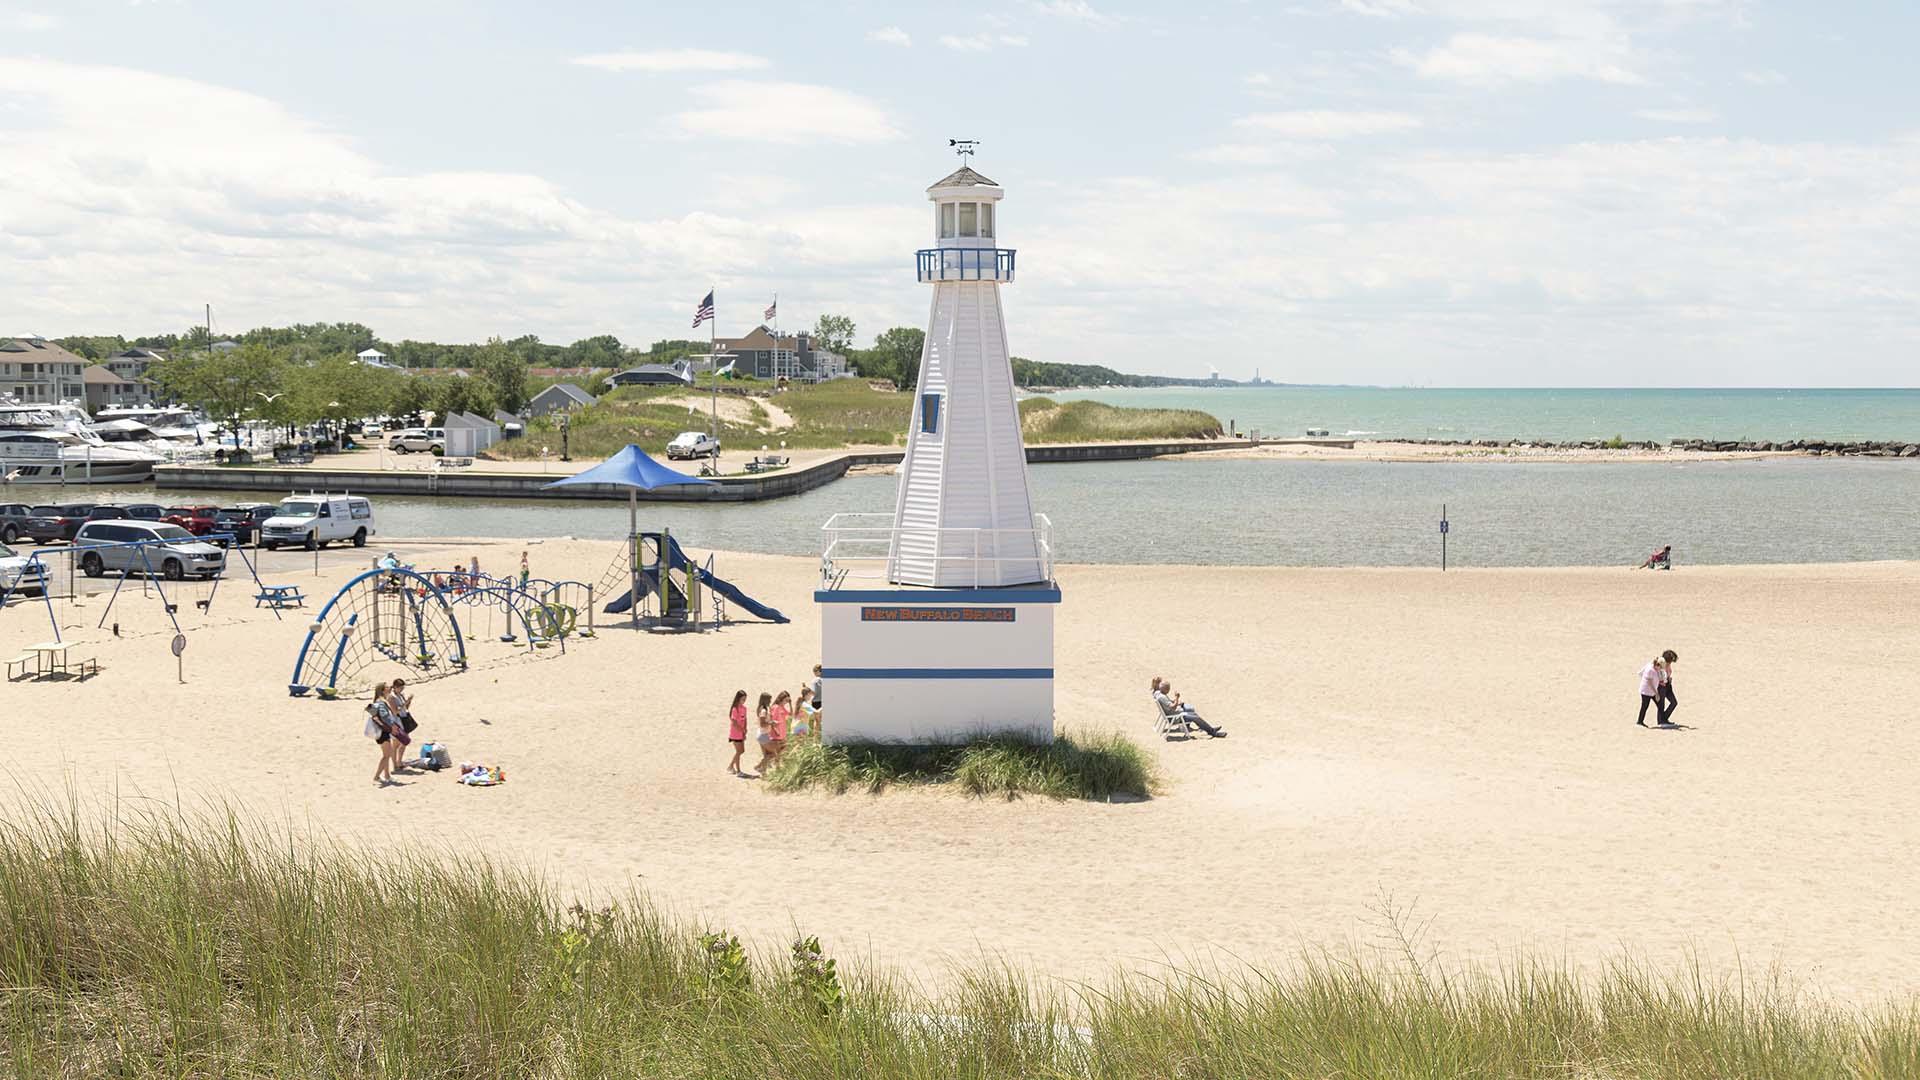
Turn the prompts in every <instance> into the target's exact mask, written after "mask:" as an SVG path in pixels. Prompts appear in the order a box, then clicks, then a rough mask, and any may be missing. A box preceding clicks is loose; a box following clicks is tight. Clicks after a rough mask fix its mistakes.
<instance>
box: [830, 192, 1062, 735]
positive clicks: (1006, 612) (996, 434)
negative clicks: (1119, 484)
mask: <svg viewBox="0 0 1920 1080" xmlns="http://www.w3.org/2000/svg"><path fill="white" fill-rule="evenodd" d="M1004 194H1005V193H1004V192H1003V191H1002V190H1001V188H1000V187H999V186H998V185H997V184H995V183H994V182H993V181H991V180H989V179H987V178H986V177H984V176H981V175H980V174H979V173H977V172H975V171H973V169H971V168H969V167H964V166H963V167H962V168H960V169H959V170H958V171H956V172H954V173H952V174H951V175H949V176H947V177H945V178H944V179H942V180H940V181H938V182H937V183H935V184H934V185H933V186H932V187H931V188H928V189H927V197H928V199H929V201H931V202H932V203H933V207H934V232H935V238H936V242H935V246H934V247H932V248H925V249H922V250H920V251H919V252H917V253H916V260H917V263H918V276H919V279H920V281H921V282H922V283H925V284H930V285H932V286H933V301H932V308H931V311H930V312H929V314H928V326H927V338H926V345H925V346H924V349H923V351H922V353H921V358H920V377H919V384H918V386H917V387H916V388H915V397H914V406H913V419H912V422H911V426H910V427H909V429H908V432H907V450H906V456H905V458H904V459H903V460H902V462H901V465H900V482H899V488H898V491H897V492H896V494H895V500H894V511H893V513H892V514H838V515H835V516H834V517H833V518H832V519H830V520H829V521H828V522H827V524H826V527H825V532H826V534H827V545H826V551H825V555H824V557H823V559H822V560H821V576H822V581H821V587H820V588H819V589H818V590H817V591H816V592H815V593H814V600H815V601H816V602H817V603H818V604H819V607H820V631H821V633H820V641H821V644H820V649H821V657H820V665H821V684H822V691H821V699H822V711H823V721H824V722H823V724H822V727H823V728H824V730H825V733H826V737H827V739H828V741H830V742H851V741H867V742H884V743H913V744H931V743H954V742H962V741H966V740H968V739H973V738H978V737H981V736H984V735H1000V734H1015V735H1020V736H1024V737H1029V738H1033V739H1037V740H1051V739H1052V738H1053V734H1054V727H1053V617H1054V608H1055V607H1056V606H1057V605H1058V604H1059V603H1060V599H1061V597H1060V588H1059V585H1058V584H1057V583H1056V582H1055V581H1054V579H1053V543H1052V535H1051V526H1050V525H1049V523H1048V521H1047V519H1046V518H1045V517H1044V516H1042V515H1039V514H1036V513H1035V512H1034V510H1033V504H1032V499H1031V497H1030V494H1029V484H1028V479H1027V458H1026V446H1025V444H1024V443H1023V442H1022V440H1021V437H1020V413H1019V409H1018V408H1017V406H1016V403H1015V400H1014V393H1013V371H1012V362H1011V360H1010V359H1009V352H1008V347H1007V330H1006V321H1005V318H1004V316H1003V314H1002V311H1001V306H1000V288H1001V286H1002V285H1006V284H1010V283H1011V282H1012V281H1013V278H1014V262H1015V260H1014V251H1013V250H1012V249H1010V248H1002V247H999V246H998V243H999V241H998V238H997V237H998V230H997V222H996V219H997V218H998V213H997V211H998V205H999V202H1000V199H1001V198H1002V197H1003V196H1004Z"/></svg>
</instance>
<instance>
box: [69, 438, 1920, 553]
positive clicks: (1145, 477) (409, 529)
mask: <svg viewBox="0 0 1920 1080" xmlns="http://www.w3.org/2000/svg"><path fill="white" fill-rule="evenodd" d="M1032 476H1033V482H1034V487H1035V493H1034V494H1035V503H1036V508H1037V509H1039V510H1040V511H1041V512H1043V513H1045V514H1047V515H1048V516H1049V517H1051V518H1052V519H1053V523H1054V529H1055V534H1056V537H1055V539H1056V544H1057V546H1058V549H1059V558H1060V560H1061V561H1063V562H1095V563H1209V564H1225V565H1279V566H1354V565H1359V566H1423V565H1433V564H1437V563H1438V561H1439V555H1440V536H1439V527H1438V526H1439V519H1440V508H1441V505H1442V504H1443V503H1444V504H1446V506H1447V512H1448V516H1449V518H1450V520H1451V523H1452V531H1451V533H1450V535H1449V537H1448V558H1449V561H1450V563H1451V564H1452V565H1455V566H1594V565H1613V564H1620V563H1632V562H1637V561H1639V560H1640V559H1641V558H1644V557H1645V555H1646V553H1647V552H1649V551H1651V550H1653V549H1654V548H1656V547H1658V546H1660V545H1661V544H1672V545H1673V547H1674V552H1675V555H1676V558H1677V561H1679V562H1680V563H1682V564H1685V563H1776V562H1844V561H1855V560H1869V559H1920V462H1909V461H1895V460H1846V461H1842V460H1835V459H1811V458H1774V459H1764V460H1747V461H1707V462H1689V463H1677V464H1667V463H1661V464H1564V463H1527V464H1521V463H1504V464H1502V463H1490V462H1423V463H1382V462H1317V461H1276V460H1261V459H1229V460H1198V459H1180V458H1172V459H1166V460H1159V461H1139V462H1101V463H1087V464H1072V465H1036V466H1033V468H1032ZM37 490H38V489H36V491H37ZM893 493H894V477H892V476H886V475H869V476H852V477H848V478H846V479H844V480H841V481H839V482H837V483H834V484H830V485H828V486H826V487H824V488H819V489H817V490H814V491H811V492H808V493H807V494H805V495H801V496H796V497H794V498H790V499H781V500H777V501H773V502H765V503H745V504H729V505H714V506H698V505H672V504H655V505H652V506H648V505H644V504H643V505H642V507H641V512H640V520H641V522H642V525H643V527H646V528H659V527H660V526H663V525H664V526H667V527H670V528H672V529H673V531H674V534H675V535H676V536H678V537H680V538H681V539H682V540H683V541H684V542H685V543H686V544H687V545H688V546H689V547H691V548H694V549H696V550H701V549H708V548H713V549H720V550H738V551H758V552H768V553H773V554H787V555H817V554H819V552H820V548H821V541H822V538H821V534H820V525H821V523H822V522H824V521H825V520H826V519H827V518H828V517H829V516H830V515H832V514H834V513H838V512H841V511H867V512H871V511H880V512H887V511H891V510H892V508H893ZM159 495H161V493H157V492H155V491H154V490H153V489H150V488H148V489H139V490H133V491H125V492H105V491H98V492H93V493H90V494H88V495H83V494H81V492H80V490H79V489H72V488H69V489H67V493H66V494H64V495H52V494H51V492H50V491H49V492H48V493H47V494H45V495H40V496H39V497H40V498H47V497H53V498H91V499H93V500H94V501H101V502H106V501H116V502H117V501H140V502H148V501H155V499H156V497H157V496H159ZM239 498H240V497H239V496H237V495H236V494H234V493H231V492H227V493H219V492H203V493H193V492H167V493H164V499H165V500H171V501H173V502H202V501H203V502H217V503H230V502H234V501H238V499H239ZM376 502H377V504H378V507H379V511H378V513H379V525H380V531H381V533H382V535H386V536H394V537H438V536H489V537H515V538H519V537H541V536H566V535H572V536H582V537H596V538H607V539H613V538H616V537H619V536H621V535H622V534H623V533H624V531H625V529H626V526H627V508H626V505H625V504H624V503H610V502H582V501H572V500H564V501H563V500H551V501H538V502H535V501H527V500H498V501H495V500H480V499H423V498H400V497H396V496H380V497H378V498H377V499H376Z"/></svg>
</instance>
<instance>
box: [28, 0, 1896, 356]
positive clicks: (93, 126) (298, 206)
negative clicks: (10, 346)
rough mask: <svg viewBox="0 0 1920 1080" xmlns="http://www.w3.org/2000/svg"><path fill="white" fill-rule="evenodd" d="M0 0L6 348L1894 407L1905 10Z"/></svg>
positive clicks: (1708, 0)
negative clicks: (419, 351)
mask: <svg viewBox="0 0 1920 1080" xmlns="http://www.w3.org/2000/svg"><path fill="white" fill-rule="evenodd" d="M281 7H282V6H281V5H261V4H252V3H240V2H237V0H0V33H4V40H5V42H6V46H5V49H4V53H3V54H0V158H3V159H4V161H5V167H4V168H0V239H4V241H5V243H6V245H7V258H5V259H4V260H0V316H3V317H4V320H5V322H4V325H0V334H24V333H38V334H44V335H47V336H49V337H57V336H62V335H66V334H83V333H124V334H129V335H131V334H138V333H153V332H166V331H179V330H183V329H185V328H186V327H187V326H189V325H192V324H195V323H197V322H199V320H200V314H201V306H202V305H203V304H205V303H209V302H210V303H212V304H213V305H214V314H215V323H216V325H215V330H216V332H217V333H220V334H223V335H227V334H237V333H239V332H242V331H244V330H246V329H248V328H251V327H255V326H262V325H284V324H287V323H293V322H312V321H320V320H326V321H336V320H339V321H355V322H362V323H366V324H367V325H369V326H371V327H372V328H373V329H374V331H375V332H376V333H378V334H379V335H380V336H381V337H382V338H384V339H387V340H395V341H397V340H403V339H407V338H415V339H425V340H436V341H448V342H458V341H475V340H482V339H484V338H486V337H488V336H492V335H500V336H505V337H512V336H516V335H520V334H525V333H533V334H537V335H539V336H540V337H541V339H542V340H545V341H550V342H558V343H566V342H570V341H573V340H576V339H578V338H582V337H587V336H590V335H594V334H600V333H612V334H616V335H618V336H619V337H620V338H621V339H622V340H623V341H625V342H627V343H629V344H635V345H640V346H643V347H644V346H645V345H646V344H647V343H649V342H650V341H653V340H657V339H661V338H675V337H699V336H702V335H703V334H704V333H705V328H704V327H703V328H702V329H701V330H699V331H694V330H691V329H689V324H690V322H691V319H692V313H693V307H694V305H695V304H696V303H697V302H698V301H699V300H700V298H701V297H702V296H703V295H705V293H706V291H707V290H708V289H709V288H714V289H716V293H717V295H716V302H717V306H718V319H719V328H720V332H721V333H722V334H725V335H737V334H741V333H744V332H746V331H747V330H749V329H751V327H753V326H754V325H757V324H758V323H759V322H760V321H761V319H760V316H761V313H762V311H763V309H764V308H766V306H767V305H768V303H769V301H770V300H771V299H772V296H773V294H774V293H776V292H778V293H779V295H780V314H781V315H782V326H783V327H784V328H787V329H794V328H798V327H799V326H800V325H802V324H805V323H811V321H812V320H813V319H814V317H815V316H817V315H819V314H821V313H834V314H845V315H848V316H850V317H852V318H853V319H854V321H855V323H856V324H857V325H858V327H859V341H858V344H859V345H861V346H863V347H864V346H867V345H870V344H871V343H872V338H873V335H874V334H876V333H877V332H879V331H881V330H883V329H886V328H887V327H891V326H909V327H917V326H923V325H924V324H925V322H926V305H927V303H928V296H927V293H926V290H925V288H924V287H922V286H919V285H917V284H916V283H915V281H914V278H913V259H912V253H913V251H914V249H915V248H917V247H923V246H928V245H929V244H930V242H931V231H932V230H931V224H932V217H931V212H930V210H929V209H928V204H927V203H926V202H925V201H924V194H923V191H924V189H925V188H926V186H927V185H928V184H929V183H931V182H932V181H933V180H935V179H937V178H938V177H940V176H941V175H943V174H944V173H946V172H948V171H950V170H951V169H952V168H953V167H954V159H953V157H952V156H951V155H950V154H948V153H947V152H946V140H947V139H948V138H955V137H958V138H975V139H979V140H981V141H982V145H981V147H980V151H979V154H978V156H977V157H975V158H974V159H973V161H972V164H973V165H974V166H975V167H976V168H977V169H979V170H980V171H981V172H983V173H985V174H986V175H988V176H990V177H992V178H993V179H995V180H997V181H999V182H1000V183H1001V184H1003V185H1004V186H1005V188H1006V189H1007V198H1006V201H1005V202H1004V203H1003V204H1002V206H1001V216H1000V232H1001V242H1003V243H1005V244H1006V245H1007V246H1010V247H1014V248H1017V249H1018V250H1019V252H1020V258H1019V270H1020V278H1019V281H1018V283H1016V284H1014V285H1012V286H1010V287H1009V288H1007V289H1006V290H1005V299H1006V304H1007V309H1008V320H1009V333H1010V336H1011V344H1012V351H1013V352H1014V353H1015V354H1016V355H1020V356H1026V357H1031V358H1033V359H1035V360H1044V361H1053V362H1060V363H1077V364H1103V365H1106V366H1108V367H1112V368H1116V369H1119V370H1122V371H1127V372H1135V373H1142V374H1158V375H1171V376H1177V377H1183V378H1205V377H1206V375H1207V372H1208V370H1209V368H1218V369H1219V371H1220V373H1221V375H1222V376H1223V377H1225V378H1230V379H1234V380H1238V381H1242V382H1244V381H1247V380H1249V379H1250V378H1252V376H1253V373H1254V370H1255V369H1256V368H1258V369H1259V370H1260V373H1261V374H1262V375H1263V376H1264V377H1265V378H1267V379H1270V380H1273V381H1275V382H1290V383H1323V384H1366V385H1387V386H1393V385H1413V386H1426V385H1431V386H1463V387H1477V386H1478V387H1493V386H1502V387H1516V386H1694V387H1722V386H1727V387H1732V386H1857V387H1874V386H1910V385H1914V384H1916V383H1920V375H1917V374H1916V372H1920V363H1917V361H1920V121H1917V120H1915V119H1914V118H1913V117H1912V115H1911V108H1910V103H1911V102H1912V101H1913V100H1915V97H1916V91H1920V75H1915V74H1914V73H1913V71H1912V70H1911V65H1910V64H1909V63H1908V61H1907V59H1906V57H1905V55H1904V53H1903V51H1902V49H1901V48H1900V45H1899V43H1902V42H1907V41H1911V40H1913V39H1914V37H1915V36H1916V32H1920V7H1916V6H1912V5H1904V6H1903V5H1892V4H1881V5H1873V4H1851V5H1848V4H1842V5H1826V6H1815V5H1790V4H1785V3H1767V2H1761V0H1558V2H1547V0H1285V2H1282V3H1277V4H1255V3H1242V2H1232V0H1221V2H1215V3H1209V2H1205V0H1203V2H1201V3H1197V4H1191V5H1183V6H1181V7H1180V8H1178V9H1173V8H1169V7H1167V6H1165V5H1159V4H1147V3H1138V2H1136V3H1120V2H1117V0H989V2H988V3H987V4H985V5H980V6H975V7H971V8H968V9H966V10H964V11H956V10H954V9H951V8H950V7H948V6H945V5H933V4H921V3H882V2H880V0H849V2H847V3H844V4H841V5H835V6H834V7H833V8H832V9H831V10H826V9H822V10H811V9H809V10H806V11H796V9H794V8H793V7H792V6H791V5H777V4H772V3H724V2H723V3H717V4H712V5H705V6H703V7H701V8H699V9H697V11H695V12H689V10H688V9H686V8H684V7H679V6H669V5H666V4H659V3H642V4H637V5H636V4H616V3H612V2H610V0H595V2H556V3H554V4H550V5H542V6H539V7H536V6H534V5H526V4H518V3H505V2H498V0H474V2H455V0H415V2H412V3H399V4H395V3H391V2H388V3H383V4H375V3H371V2H368V0H342V2H340V3H335V4H329V5H325V6H324V7H319V6H316V7H311V8H304V9H299V10H282V9H281Z"/></svg>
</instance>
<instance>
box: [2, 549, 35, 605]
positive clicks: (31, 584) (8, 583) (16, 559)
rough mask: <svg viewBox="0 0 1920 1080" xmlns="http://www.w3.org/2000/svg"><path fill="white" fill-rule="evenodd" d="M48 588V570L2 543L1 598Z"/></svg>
mask: <svg viewBox="0 0 1920 1080" xmlns="http://www.w3.org/2000/svg"><path fill="white" fill-rule="evenodd" d="M46 587H47V568H46V567H44V566H42V565H40V564H39V563H38V562H34V561H32V560H30V559H28V558H27V557H26V556H25V555H22V554H20V553H19V552H17V551H15V550H13V549H12V548H10V547H8V546H7V545H6V544H5V543H0V596H5V595H7V594H9V593H19V592H40V591H41V590H43V589H45V588H46Z"/></svg>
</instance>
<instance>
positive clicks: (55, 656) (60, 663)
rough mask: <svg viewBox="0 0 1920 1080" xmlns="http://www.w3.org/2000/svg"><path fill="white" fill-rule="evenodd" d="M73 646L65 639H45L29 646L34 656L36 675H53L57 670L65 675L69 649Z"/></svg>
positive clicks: (29, 650) (34, 672)
mask: <svg viewBox="0 0 1920 1080" xmlns="http://www.w3.org/2000/svg"><path fill="white" fill-rule="evenodd" d="M72 647H73V646H72V645H70V644H68V643H67V642H64V641H43V642H41V643H40V644H38V645H29V646H27V651H28V652H30V653H32V654H33V656H34V663H33V674H34V677H35V678H38V677H40V676H42V675H52V674H53V673H54V672H56V671H57V672H59V673H61V674H63V675H64V674H67V650H68V649H70V648H72Z"/></svg>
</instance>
